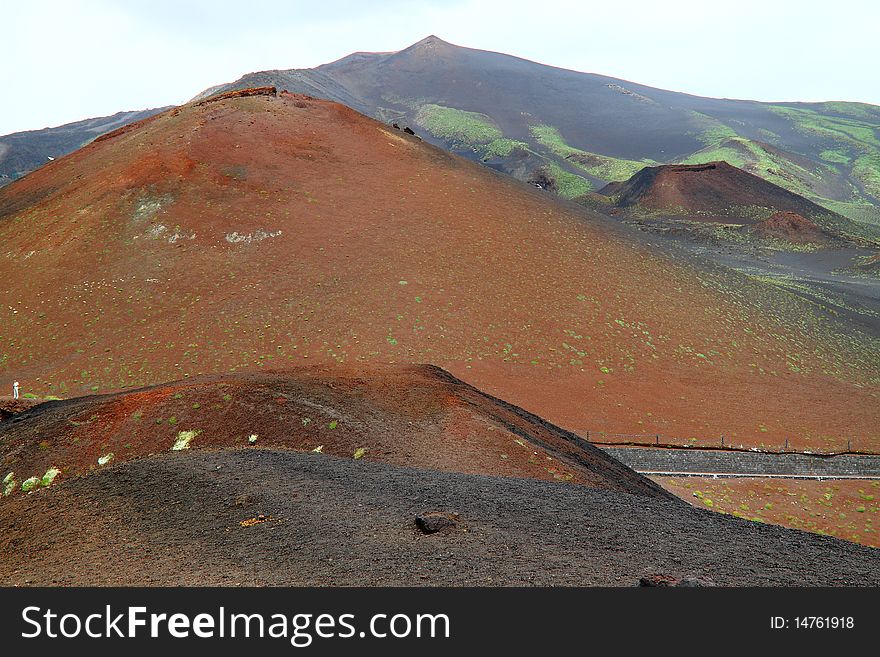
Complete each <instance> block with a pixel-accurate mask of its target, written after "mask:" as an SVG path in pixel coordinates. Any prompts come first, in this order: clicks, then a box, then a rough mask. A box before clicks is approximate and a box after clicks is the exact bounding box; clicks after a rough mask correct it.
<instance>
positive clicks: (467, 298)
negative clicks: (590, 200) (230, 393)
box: [0, 92, 880, 445]
mask: <svg viewBox="0 0 880 657" xmlns="http://www.w3.org/2000/svg"><path fill="white" fill-rule="evenodd" d="M267 94H268V95H252V96H247V97H232V98H225V99H220V100H213V101H211V102H200V103H194V104H190V105H186V106H183V107H181V108H178V109H175V110H172V111H169V112H166V113H164V114H160V115H157V116H155V117H153V118H151V119H148V120H146V121H143V122H141V123H139V124H135V125H133V126H130V127H127V128H125V129H124V130H121V131H118V132H117V133H116V134H115V135H111V136H110V137H108V138H106V139H103V140H101V141H99V142H96V143H93V144H90V145H89V146H87V147H85V148H83V149H81V150H80V151H77V152H76V153H73V154H71V155H69V156H67V157H64V158H61V159H59V160H56V161H54V162H52V163H50V164H48V165H47V166H45V167H43V168H41V169H40V170H38V171H35V172H34V173H32V174H30V175H28V176H26V177H24V178H23V179H21V180H19V181H17V182H16V183H13V184H12V185H9V186H7V187H5V188H3V189H2V190H0V263H3V264H2V268H3V271H2V272H0V274H2V275H0V313H2V321H0V345H2V346H0V389H2V387H3V386H7V385H10V384H11V381H12V380H13V378H17V379H18V380H19V381H21V383H22V385H23V390H25V391H34V392H39V393H49V392H51V393H52V394H56V395H59V396H71V395H78V394H83V393H88V392H90V391H101V392H106V391H110V390H117V389H123V388H134V387H138V386H143V385H149V384H154V383H159V382H163V381H169V380H176V379H182V378H186V377H187V376H195V375H198V374H200V373H204V374H210V373H225V372H233V371H247V370H258V369H259V368H261V367H276V368H277V367H282V366H288V365H302V364H311V363H316V362H317V363H338V362H341V363H346V364H360V363H381V362H384V363H388V362H396V363H433V364H436V365H439V366H441V367H443V368H445V369H447V370H449V371H450V372H452V373H453V374H455V375H456V376H458V377H460V378H462V379H464V380H465V381H467V382H469V383H471V384H473V385H476V386H477V387H479V388H480V389H482V390H484V391H486V392H488V393H490V394H492V395H495V396H497V397H501V398H503V399H506V400H508V401H510V402H512V403H516V404H518V405H520V406H522V407H524V408H526V409H528V410H530V411H532V412H535V413H537V414H539V415H541V416H542V417H545V418H547V419H548V420H550V421H553V422H555V423H556V424H559V425H560V426H564V427H566V428H569V429H572V430H575V431H579V432H583V431H587V430H591V431H598V430H606V431H620V432H637V433H655V432H661V433H664V434H667V435H671V436H681V437H687V436H700V437H705V436H717V435H718V434H721V433H723V434H725V436H726V437H728V438H729V439H730V440H731V441H740V442H754V443H760V442H764V441H767V440H770V439H781V438H783V437H788V438H789V439H790V444H798V441H800V443H801V444H817V445H821V444H823V442H824V441H825V440H826V439H827V438H834V439H837V438H839V436H840V434H841V432H844V431H845V432H846V433H847V435H852V436H854V437H859V439H860V440H862V441H870V440H871V439H873V438H878V436H877V427H878V426H880V404H878V398H877V396H878V383H877V382H878V372H877V370H878V363H880V357H878V350H877V346H876V344H875V343H872V342H870V341H869V340H868V339H867V338H864V337H863V336H857V335H856V336H853V335H849V334H845V333H843V332H842V330H841V329H840V328H839V327H838V326H837V325H836V324H835V323H834V322H833V321H830V320H827V319H825V318H823V317H820V316H818V315H816V313H817V312H819V311H817V310H815V309H813V308H812V307H811V306H810V305H809V304H807V303H806V302H803V301H801V300H798V299H796V298H794V297H793V296H791V295H788V294H786V293H784V292H780V291H776V290H774V289H772V288H768V287H765V286H763V285H761V284H760V283H756V282H750V281H748V280H747V279H745V278H743V277H741V276H739V275H736V274H728V273H723V272H719V271H714V270H705V271H703V270H699V269H697V268H696V267H695V265H692V264H691V262H690V261H689V260H676V259H673V257H672V256H666V255H663V254H661V253H659V252H658V251H657V250H656V249H654V248H652V247H647V246H641V245H640V244H639V243H637V242H635V241H634V240H635V239H637V238H633V237H632V236H630V235H628V234H625V233H621V232H620V229H619V228H618V227H615V226H614V225H613V224H612V223H611V222H609V221H608V220H605V219H603V218H600V217H599V216H598V215H589V214H585V213H584V212H583V211H581V210H579V209H575V208H574V207H573V206H570V205H565V204H561V203H558V202H556V201H554V200H553V199H550V198H548V197H547V195H545V194H542V193H541V192H540V191H539V190H533V189H529V188H527V187H526V186H523V185H522V184H520V183H517V182H515V181H513V180H509V179H506V178H503V177H501V176H499V175H496V174H493V173H492V172H490V171H488V170H486V169H485V168H483V167H480V166H479V165H476V164H472V163H469V162H466V161H464V160H462V159H460V158H456V157H454V156H451V155H449V154H447V153H444V152H443V151H441V150H439V149H437V148H434V147H432V146H429V145H427V144H425V143H423V142H420V141H419V140H418V139H415V138H413V137H410V136H408V135H405V134H403V133H401V132H400V131H398V130H394V129H392V128H389V127H388V126H385V125H382V124H380V123H378V122H376V121H373V120H371V119H368V118H366V117H364V116H362V115H360V114H357V113H356V112H354V111H352V110H350V109H348V108H346V107H343V106H341V105H337V104H333V103H330V102H326V101H316V100H313V99H310V98H308V97H304V96H294V95H289V94H281V95H279V96H277V97H276V96H275V95H273V94H272V92H267ZM676 257H677V258H680V257H683V256H676ZM701 266H702V265H701ZM841 418H845V421H843V420H841ZM862 444H865V443H864V442H863V443H862Z"/></svg>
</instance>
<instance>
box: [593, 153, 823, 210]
mask: <svg viewBox="0 0 880 657" xmlns="http://www.w3.org/2000/svg"><path fill="white" fill-rule="evenodd" d="M601 193H602V194H604V195H606V196H613V197H614V199H615V203H616V205H617V206H618V207H630V206H633V205H639V206H642V207H645V208H652V209H655V210H675V211H676V212H678V213H682V212H686V213H688V214H689V215H692V216H693V218H695V219H696V218H700V217H701V216H705V217H707V218H708V219H709V220H716V221H717V220H718V219H719V217H727V219H728V220H729V221H732V220H734V219H739V220H740V222H741V223H753V222H755V221H757V220H758V217H756V216H754V213H749V212H746V213H743V212H741V211H740V210H739V209H742V208H745V209H748V208H773V209H775V210H777V211H780V212H792V213H796V214H799V215H803V216H805V217H814V216H820V215H828V214H832V213H830V212H829V211H828V210H826V209H825V208H823V207H820V206H818V205H816V204H815V203H813V202H812V201H808V200H807V199H805V198H804V197H802V196H798V195H797V194H794V193H792V192H789V191H788V190H786V189H783V188H782V187H778V186H777V185H774V184H773V183H770V182H767V181H766V180H764V179H763V178H759V177H758V176H755V175H753V174H751V173H747V172H746V171H743V170H742V169H739V168H737V167H734V166H731V165H730V164H728V163H727V162H709V163H707V164H666V165H662V166H656V167H645V168H644V169H642V170H641V171H638V172H637V173H636V174H634V175H633V176H632V178H630V179H629V180H627V181H625V182H622V183H611V184H609V185H607V186H606V187H605V188H604V189H602V190H601Z"/></svg>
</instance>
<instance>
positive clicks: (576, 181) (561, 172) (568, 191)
mask: <svg viewBox="0 0 880 657" xmlns="http://www.w3.org/2000/svg"><path fill="white" fill-rule="evenodd" d="M547 168H548V169H549V170H550V175H551V176H552V177H553V179H554V180H556V190H557V193H558V194H559V195H560V196H561V197H562V198H576V197H578V196H582V195H583V194H586V193H587V192H591V191H593V185H592V184H591V183H590V181H589V180H587V179H586V178H582V177H581V176H579V175H577V174H574V173H571V172H570V171H566V170H565V169H563V168H562V167H561V166H559V165H558V164H556V163H555V162H547Z"/></svg>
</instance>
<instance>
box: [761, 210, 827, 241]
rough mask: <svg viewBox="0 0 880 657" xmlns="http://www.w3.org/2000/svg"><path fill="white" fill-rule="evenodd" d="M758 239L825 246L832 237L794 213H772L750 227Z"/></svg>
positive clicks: (813, 223)
mask: <svg viewBox="0 0 880 657" xmlns="http://www.w3.org/2000/svg"><path fill="white" fill-rule="evenodd" d="M752 230H753V232H754V233H755V234H756V235H758V236H759V237H770V238H775V239H781V240H785V241H786V242H792V243H794V244H827V243H828V242H830V241H831V240H832V239H833V236H832V235H831V234H829V233H828V232H827V231H825V230H823V229H822V228H820V227H819V226H818V225H816V223H815V222H812V221H810V220H809V219H805V218H804V217H802V216H801V215H799V214H798V213H796V212H774V213H773V214H772V215H771V216H769V217H767V218H766V219H763V220H762V221H759V222H758V223H756V224H755V225H754V226H753V227H752Z"/></svg>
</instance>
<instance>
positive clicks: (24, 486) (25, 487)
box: [21, 477, 40, 493]
mask: <svg viewBox="0 0 880 657" xmlns="http://www.w3.org/2000/svg"><path fill="white" fill-rule="evenodd" d="M39 485H40V478H39V477H28V478H27V479H25V480H24V481H23V482H21V490H22V491H24V492H25V493H30V492H31V491H32V490H34V489H35V488H37V486H39Z"/></svg>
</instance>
